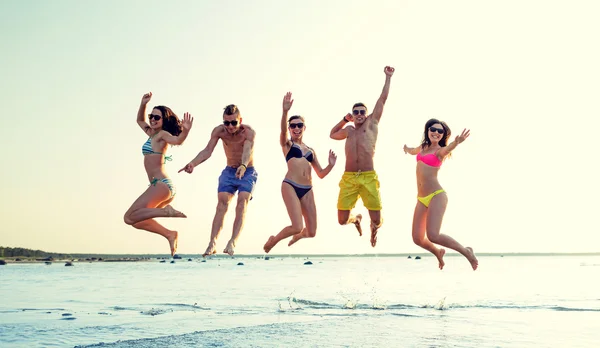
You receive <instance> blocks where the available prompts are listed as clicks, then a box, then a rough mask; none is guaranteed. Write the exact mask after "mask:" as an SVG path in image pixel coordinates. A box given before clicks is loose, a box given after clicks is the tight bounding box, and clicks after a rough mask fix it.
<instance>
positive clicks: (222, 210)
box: [217, 201, 229, 214]
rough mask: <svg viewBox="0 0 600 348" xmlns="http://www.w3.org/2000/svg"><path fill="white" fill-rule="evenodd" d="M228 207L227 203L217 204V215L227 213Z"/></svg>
mask: <svg viewBox="0 0 600 348" xmlns="http://www.w3.org/2000/svg"><path fill="white" fill-rule="evenodd" d="M228 207H229V202H221V201H219V203H217V213H221V214H224V213H226V212H227V208H228Z"/></svg>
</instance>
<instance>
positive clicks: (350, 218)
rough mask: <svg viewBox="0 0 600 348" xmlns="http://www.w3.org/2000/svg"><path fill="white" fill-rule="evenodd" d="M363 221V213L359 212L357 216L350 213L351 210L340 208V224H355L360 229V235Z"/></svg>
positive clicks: (360, 234)
mask: <svg viewBox="0 0 600 348" xmlns="http://www.w3.org/2000/svg"><path fill="white" fill-rule="evenodd" d="M361 221H362V215H361V214H357V215H356V216H354V215H352V214H350V210H338V222H339V223H340V225H347V224H354V226H355V227H356V229H357V230H358V235H359V236H362V227H360V222H361Z"/></svg>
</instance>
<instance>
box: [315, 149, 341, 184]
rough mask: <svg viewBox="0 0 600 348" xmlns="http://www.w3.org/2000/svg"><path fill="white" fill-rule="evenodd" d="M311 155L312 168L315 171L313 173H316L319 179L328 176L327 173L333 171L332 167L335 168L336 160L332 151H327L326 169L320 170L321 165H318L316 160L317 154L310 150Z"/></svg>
mask: <svg viewBox="0 0 600 348" xmlns="http://www.w3.org/2000/svg"><path fill="white" fill-rule="evenodd" d="M311 151H312V153H313V161H312V163H311V164H312V167H313V169H314V170H315V173H317V176H318V177H319V178H321V179H323V178H324V177H326V176H327V174H329V172H331V170H332V169H333V166H335V161H336V160H337V156H336V154H335V153H334V152H333V150H329V164H328V165H327V167H325V168H322V167H321V164H319V160H318V159H317V154H316V153H315V151H314V150H312V149H311Z"/></svg>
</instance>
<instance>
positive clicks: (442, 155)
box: [438, 128, 471, 160]
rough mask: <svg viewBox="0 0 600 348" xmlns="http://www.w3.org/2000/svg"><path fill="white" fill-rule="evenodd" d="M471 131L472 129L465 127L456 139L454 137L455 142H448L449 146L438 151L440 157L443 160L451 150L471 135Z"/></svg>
mask: <svg viewBox="0 0 600 348" xmlns="http://www.w3.org/2000/svg"><path fill="white" fill-rule="evenodd" d="M470 132H471V131H470V130H469V129H466V128H465V129H463V131H462V133H461V134H460V135H457V136H456V139H454V141H453V142H451V143H450V144H448V146H444V147H442V148H441V149H440V150H439V151H438V157H439V158H440V159H442V160H443V159H444V158H445V157H446V156H448V154H450V152H452V150H454V149H456V147H457V146H458V144H460V143H462V142H463V141H465V140H466V139H467V138H468V137H469V135H470Z"/></svg>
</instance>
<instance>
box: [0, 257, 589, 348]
mask: <svg viewBox="0 0 600 348" xmlns="http://www.w3.org/2000/svg"><path fill="white" fill-rule="evenodd" d="M478 258H479V268H478V269H477V270H476V271H473V270H472V269H471V267H470V265H469V263H468V262H467V261H466V259H465V258H463V257H462V256H459V255H454V254H452V253H447V254H446V257H445V259H446V266H445V268H444V269H443V270H439V269H438V267H437V261H436V259H435V258H434V257H433V256H429V255H422V256H421V257H420V258H417V257H415V256H414V255H413V256H411V257H410V258H409V257H408V256H407V255H369V256H364V255H336V256H293V255H280V256H277V255H274V256H271V257H264V256H256V255H254V256H252V255H249V256H243V255H242V256H235V257H224V256H218V257H211V258H209V259H206V260H205V259H203V258H202V257H200V256H199V255H188V256H185V255H182V259H176V260H174V259H167V260H159V259H149V260H146V261H140V262H103V261H100V262H98V261H91V262H88V261H80V262H73V266H71V267H67V266H65V262H64V261H63V262H56V261H55V262H53V263H52V264H49V265H47V264H45V263H18V262H13V263H9V264H7V265H4V266H0V284H1V286H0V347H3V348H6V347H519V348H523V347H593V348H597V347H600V256H598V255H542V256H540V255H519V254H511V255H489V256H481V255H480V256H478ZM172 261H173V262H172Z"/></svg>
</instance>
